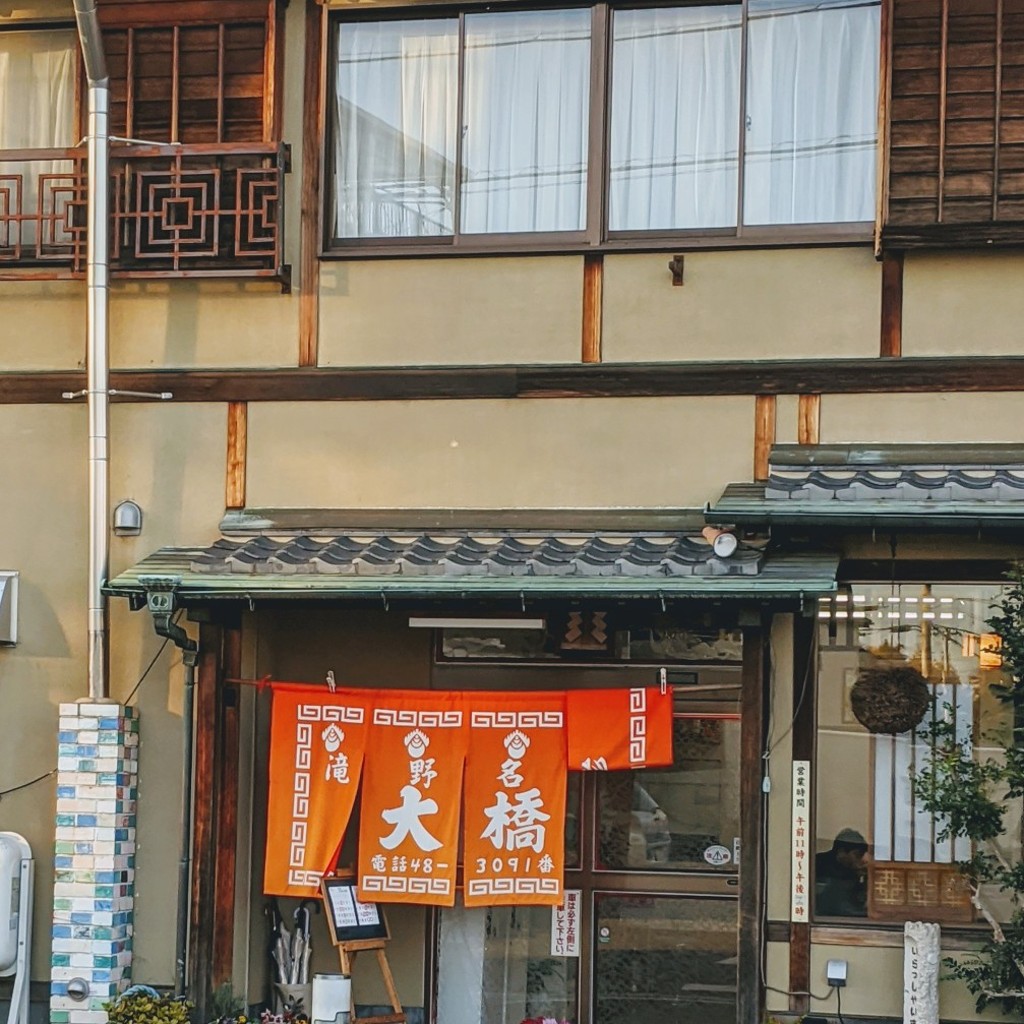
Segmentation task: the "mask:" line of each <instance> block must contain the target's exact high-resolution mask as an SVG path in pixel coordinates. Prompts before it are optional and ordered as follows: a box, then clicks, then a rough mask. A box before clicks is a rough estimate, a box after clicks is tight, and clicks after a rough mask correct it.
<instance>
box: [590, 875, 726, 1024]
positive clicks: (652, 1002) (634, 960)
mask: <svg viewBox="0 0 1024 1024" xmlns="http://www.w3.org/2000/svg"><path fill="white" fill-rule="evenodd" d="M596 903H597V906H596V917H595V965H594V977H595V992H594V1003H595V1005H594V1024H621V1022H623V1021H638V1022H639V1021H642V1022H643V1024H734V1022H735V1020H736V937H737V932H736V924H737V922H736V913H737V911H736V902H735V901H734V900H707V899H704V900H698V899H686V898H679V897H669V896H618V895H605V894H601V893H599V894H597V896H596Z"/></svg>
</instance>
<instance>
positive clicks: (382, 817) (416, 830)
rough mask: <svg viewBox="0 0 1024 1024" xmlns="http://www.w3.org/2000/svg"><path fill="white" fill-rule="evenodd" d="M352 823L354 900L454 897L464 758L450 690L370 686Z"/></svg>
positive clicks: (445, 902) (460, 721)
mask: <svg viewBox="0 0 1024 1024" xmlns="http://www.w3.org/2000/svg"><path fill="white" fill-rule="evenodd" d="M372 701H373V704H372V708H371V711H370V715H371V728H372V730H373V733H372V735H373V742H372V744H371V745H370V747H369V749H368V751H367V755H366V772H365V773H364V779H363V801H362V810H361V814H360V822H359V885H358V896H359V899H361V900H363V901H364V902H367V903H373V902H377V903H431V904H434V905H438V906H447V907H450V906H452V905H453V904H454V903H455V868H456V864H457V863H458V855H459V809H460V800H459V797H460V795H461V791H462V769H463V764H464V762H465V759H466V732H465V729H464V720H465V719H464V712H463V709H462V697H461V695H460V694H458V693H423V692H418V693H417V692H414V691H410V690H392V691H390V692H388V691H377V692H376V693H374V694H373V697H372Z"/></svg>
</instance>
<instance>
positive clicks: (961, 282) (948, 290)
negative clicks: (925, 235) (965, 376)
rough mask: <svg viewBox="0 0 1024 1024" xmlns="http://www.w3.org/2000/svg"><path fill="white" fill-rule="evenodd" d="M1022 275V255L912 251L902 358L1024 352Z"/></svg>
mask: <svg viewBox="0 0 1024 1024" xmlns="http://www.w3.org/2000/svg"><path fill="white" fill-rule="evenodd" d="M1022 273H1024V258H1022V257H1021V255H1020V253H1017V252H1003V251H1000V252H976V253H969V252H957V253H917V252H915V253H908V254H907V256H906V258H905V261H904V265H903V354H904V355H906V356H970V355H1021V354H1022V353H1024V328H1022V324H1024V287H1022V286H1021V274H1022Z"/></svg>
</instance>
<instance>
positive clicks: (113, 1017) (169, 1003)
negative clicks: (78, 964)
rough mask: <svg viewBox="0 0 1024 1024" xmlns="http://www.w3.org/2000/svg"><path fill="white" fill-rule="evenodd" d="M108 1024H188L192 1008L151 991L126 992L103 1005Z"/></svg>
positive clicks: (178, 1000)
mask: <svg viewBox="0 0 1024 1024" xmlns="http://www.w3.org/2000/svg"><path fill="white" fill-rule="evenodd" d="M103 1009H104V1010H106V1011H107V1017H108V1018H109V1020H110V1024H189V1022H190V1015H191V1013H192V1010H193V1009H194V1006H193V1005H192V1003H189V1002H186V1001H185V1000H184V999H173V998H171V997H170V996H161V995H159V994H158V993H156V992H154V991H153V990H152V989H149V990H140V991H135V992H133V991H130V990H129V991H128V992H127V993H125V994H124V995H123V996H120V997H119V998H118V999H115V1000H114V1001H113V1002H110V1003H104V1004H103Z"/></svg>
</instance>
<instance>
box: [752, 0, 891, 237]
mask: <svg viewBox="0 0 1024 1024" xmlns="http://www.w3.org/2000/svg"><path fill="white" fill-rule="evenodd" d="M878 12H879V8H878V4H877V3H876V2H872V0H821V2H818V3H815V2H813V0H812V2H808V0H750V15H749V17H750V22H749V30H748V49H747V68H748V71H747V136H746V147H747V148H746V167H745V173H744V192H745V196H744V208H743V220H744V223H746V224H812V223H823V222H834V223H837V222H843V221H868V220H872V219H873V218H874V214H875V210H874V206H875V138H876V119H877V100H878V46H879V42H878V40H879V13H878Z"/></svg>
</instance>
